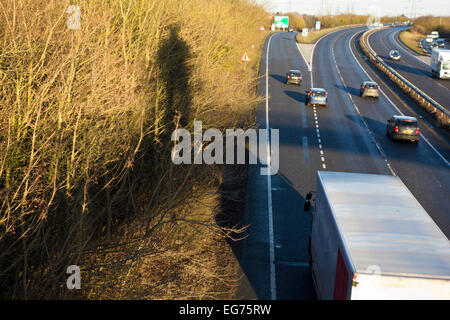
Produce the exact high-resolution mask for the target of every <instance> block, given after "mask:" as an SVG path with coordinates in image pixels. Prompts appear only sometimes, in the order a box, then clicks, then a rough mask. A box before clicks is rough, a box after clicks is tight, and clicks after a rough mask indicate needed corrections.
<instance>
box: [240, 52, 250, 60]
mask: <svg viewBox="0 0 450 320" xmlns="http://www.w3.org/2000/svg"><path fill="white" fill-rule="evenodd" d="M241 61H245V62H248V61H250V58H249V57H248V54H247V51H245V52H244V55H243V56H242V58H241Z"/></svg>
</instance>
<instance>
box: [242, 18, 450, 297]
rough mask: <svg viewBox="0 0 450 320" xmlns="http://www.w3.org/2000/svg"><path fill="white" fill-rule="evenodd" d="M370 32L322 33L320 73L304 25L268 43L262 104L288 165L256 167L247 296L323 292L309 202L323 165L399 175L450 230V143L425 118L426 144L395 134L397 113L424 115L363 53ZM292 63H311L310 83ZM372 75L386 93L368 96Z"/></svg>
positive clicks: (245, 266) (264, 120) (262, 123)
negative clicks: (391, 122) (315, 90)
mask: <svg viewBox="0 0 450 320" xmlns="http://www.w3.org/2000/svg"><path fill="white" fill-rule="evenodd" d="M365 30H367V29H366V28H365V27H358V28H351V29H345V30H340V31H337V32H333V33H330V34H328V35H326V36H325V37H323V38H322V39H320V41H319V42H318V43H317V44H316V47H315V49H314V54H313V61H312V62H313V63H312V73H310V72H309V71H308V66H307V64H306V62H305V61H304V60H303V58H302V55H301V54H300V52H299V50H298V48H297V46H296V43H295V34H296V33H288V32H280V33H275V34H273V35H271V36H270V37H269V38H268V39H267V41H266V44H265V47H264V54H263V59H262V61H261V67H260V74H261V82H260V84H259V86H258V89H257V90H258V92H259V93H260V94H261V95H262V96H263V97H266V94H267V96H268V98H267V100H266V101H265V102H264V103H263V104H262V105H261V106H260V107H259V108H258V110H257V122H258V124H259V127H260V128H261V129H265V128H272V129H279V139H280V140H279V143H280V144H279V163H280V168H279V171H278V173H277V174H276V175H272V176H269V177H268V176H262V175H260V165H252V166H250V171H249V180H248V199H247V207H246V214H245V222H246V223H247V224H248V225H249V229H248V237H247V238H246V239H245V240H244V242H243V248H242V251H241V256H240V263H241V267H242V271H243V275H244V277H243V278H245V281H242V284H241V286H240V290H239V294H238V296H237V298H239V299H255V298H256V299H316V294H315V290H314V286H313V282H312V279H311V274H310V270H309V265H308V259H307V245H308V238H309V234H310V224H311V216H310V214H309V213H305V212H304V211H303V204H304V203H305V197H306V194H307V193H308V192H309V191H311V190H315V186H316V174H317V171H318V170H329V171H344V172H359V173H374V174H394V175H398V176H399V177H400V178H401V179H402V181H403V182H404V183H405V184H406V186H407V187H408V188H409V189H410V190H411V192H412V193H413V194H414V196H415V197H416V198H417V200H418V201H419V202H420V203H421V205H422V206H423V207H424V208H425V210H426V211H427V212H428V213H429V214H430V216H431V217H432V218H433V219H434V221H435V222H436V223H437V224H438V226H439V227H440V228H441V229H442V231H443V232H444V233H445V235H446V236H447V237H449V235H450V210H449V208H450V200H449V198H450V197H449V196H450V192H449V190H450V170H449V165H450V164H449V160H450V148H449V142H448V141H447V140H446V138H445V137H442V136H441V135H439V134H438V133H436V132H434V129H433V128H432V126H431V125H429V124H427V123H426V122H424V121H422V120H420V125H421V128H422V131H421V132H422V136H421V141H420V142H419V143H418V144H417V145H415V144H410V143H397V142H395V143H394V142H392V141H390V140H389V139H388V138H387V137H386V133H385V132H386V120H387V119H388V118H390V117H391V116H392V115H393V114H405V115H412V116H416V117H418V115H417V114H416V113H415V111H414V110H413V109H412V108H411V106H409V105H408V104H407V103H405V102H404V101H402V100H401V99H400V98H399V97H398V96H397V93H396V92H395V90H394V89H391V88H389V85H385V84H384V83H382V82H381V79H379V78H377V75H376V74H375V73H374V72H373V71H372V70H371V69H370V68H369V67H368V66H367V65H366V63H365V60H364V59H362V58H361V56H360V55H359V53H358V50H357V48H356V47H355V39H357V38H358V36H359V34H360V33H361V32H362V31H365ZM385 33H387V34H388V36H387V37H388V38H391V37H390V36H389V33H388V32H387V31H386V32H385V31H383V33H382V32H381V31H380V36H381V37H384V36H383V35H384V34H385ZM378 36H379V35H378V32H377V33H376V37H374V38H372V40H376V39H378V38H377V37H378ZM384 41H387V39H385V40H384ZM377 49H378V50H380V49H379V48H378V47H377ZM402 55H403V56H405V53H404V52H402ZM406 59H408V58H405V60H406ZM413 59H415V58H413ZM408 61H409V60H408ZM416 64H417V63H416ZM423 68H425V67H423ZM288 69H299V70H301V71H302V73H303V83H302V85H301V86H296V85H289V86H288V85H286V84H285V74H286V71H287V70H288ZM266 72H267V74H266ZM413 74H415V75H416V76H418V78H420V79H422V78H423V79H425V75H423V74H422V75H421V74H419V75H417V74H416V73H413ZM371 79H372V80H375V81H377V82H378V83H379V84H380V88H381V91H382V93H381V94H380V98H379V99H370V98H368V99H362V98H360V97H359V86H360V84H361V82H362V81H365V80H371ZM310 87H319V88H324V89H325V90H327V92H328V102H329V106H328V107H316V108H313V107H311V106H305V90H307V89H309V88H310ZM266 89H267V90H266ZM447 100H448V93H447ZM311 211H312V210H311Z"/></svg>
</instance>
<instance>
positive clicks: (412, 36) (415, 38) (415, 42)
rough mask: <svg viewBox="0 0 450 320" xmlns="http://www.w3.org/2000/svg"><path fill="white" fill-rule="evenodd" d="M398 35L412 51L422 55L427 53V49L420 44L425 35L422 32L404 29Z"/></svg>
mask: <svg viewBox="0 0 450 320" xmlns="http://www.w3.org/2000/svg"><path fill="white" fill-rule="evenodd" d="M398 36H399V38H400V41H401V42H402V43H403V44H404V45H405V46H407V47H408V48H410V49H411V50H412V51H414V52H416V53H417V54H420V55H426V54H425V51H424V50H423V48H422V47H421V45H420V41H421V40H422V39H423V38H424V37H425V36H424V35H423V34H420V33H418V32H416V31H411V30H403V31H402V32H400V34H399V35H398Z"/></svg>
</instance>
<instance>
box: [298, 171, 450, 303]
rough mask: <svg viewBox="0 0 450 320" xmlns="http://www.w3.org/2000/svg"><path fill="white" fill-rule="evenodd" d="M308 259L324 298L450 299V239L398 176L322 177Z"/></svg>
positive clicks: (344, 174) (326, 174)
mask: <svg viewBox="0 0 450 320" xmlns="http://www.w3.org/2000/svg"><path fill="white" fill-rule="evenodd" d="M310 197H311V194H309V195H308V196H307V199H308V198H309V199H310ZM309 199H308V201H307V203H306V204H309V205H308V206H307V205H305V210H308V209H309V207H310V205H311V203H310V202H309ZM307 208H308V209H307ZM308 256H309V261H310V265H311V270H312V277H313V282H314V286H315V288H316V293H317V297H318V298H319V299H326V300H331V299H348V300H378V299H383V300H391V299H392V300H396V299H402V300H409V299H414V300H428V299H445V300H448V299H450V241H449V240H448V239H447V237H446V236H445V235H444V234H443V232H442V231H441V230H440V229H439V227H438V226H437V225H436V224H435V222H434V221H433V220H432V219H431V217H430V216H429V215H428V213H427V212H426V211H425V209H424V208H423V207H422V206H421V205H420V203H419V202H418V201H417V200H416V198H415V197H414V196H413V195H412V193H411V192H410V191H409V190H408V188H407V187H406V186H405V185H404V184H403V182H402V181H401V180H400V178H399V177H396V176H390V175H378V174H361V173H348V172H331V171H318V173H317V189H316V194H315V209H314V212H313V218H312V230H311V237H310V239H309V245H308Z"/></svg>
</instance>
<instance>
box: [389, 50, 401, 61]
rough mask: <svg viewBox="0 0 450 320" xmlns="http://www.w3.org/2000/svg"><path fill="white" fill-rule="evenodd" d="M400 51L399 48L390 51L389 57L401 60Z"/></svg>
mask: <svg viewBox="0 0 450 320" xmlns="http://www.w3.org/2000/svg"><path fill="white" fill-rule="evenodd" d="M400 57H401V56H400V52H398V50H391V51H389V58H390V59H392V60H400Z"/></svg>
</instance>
